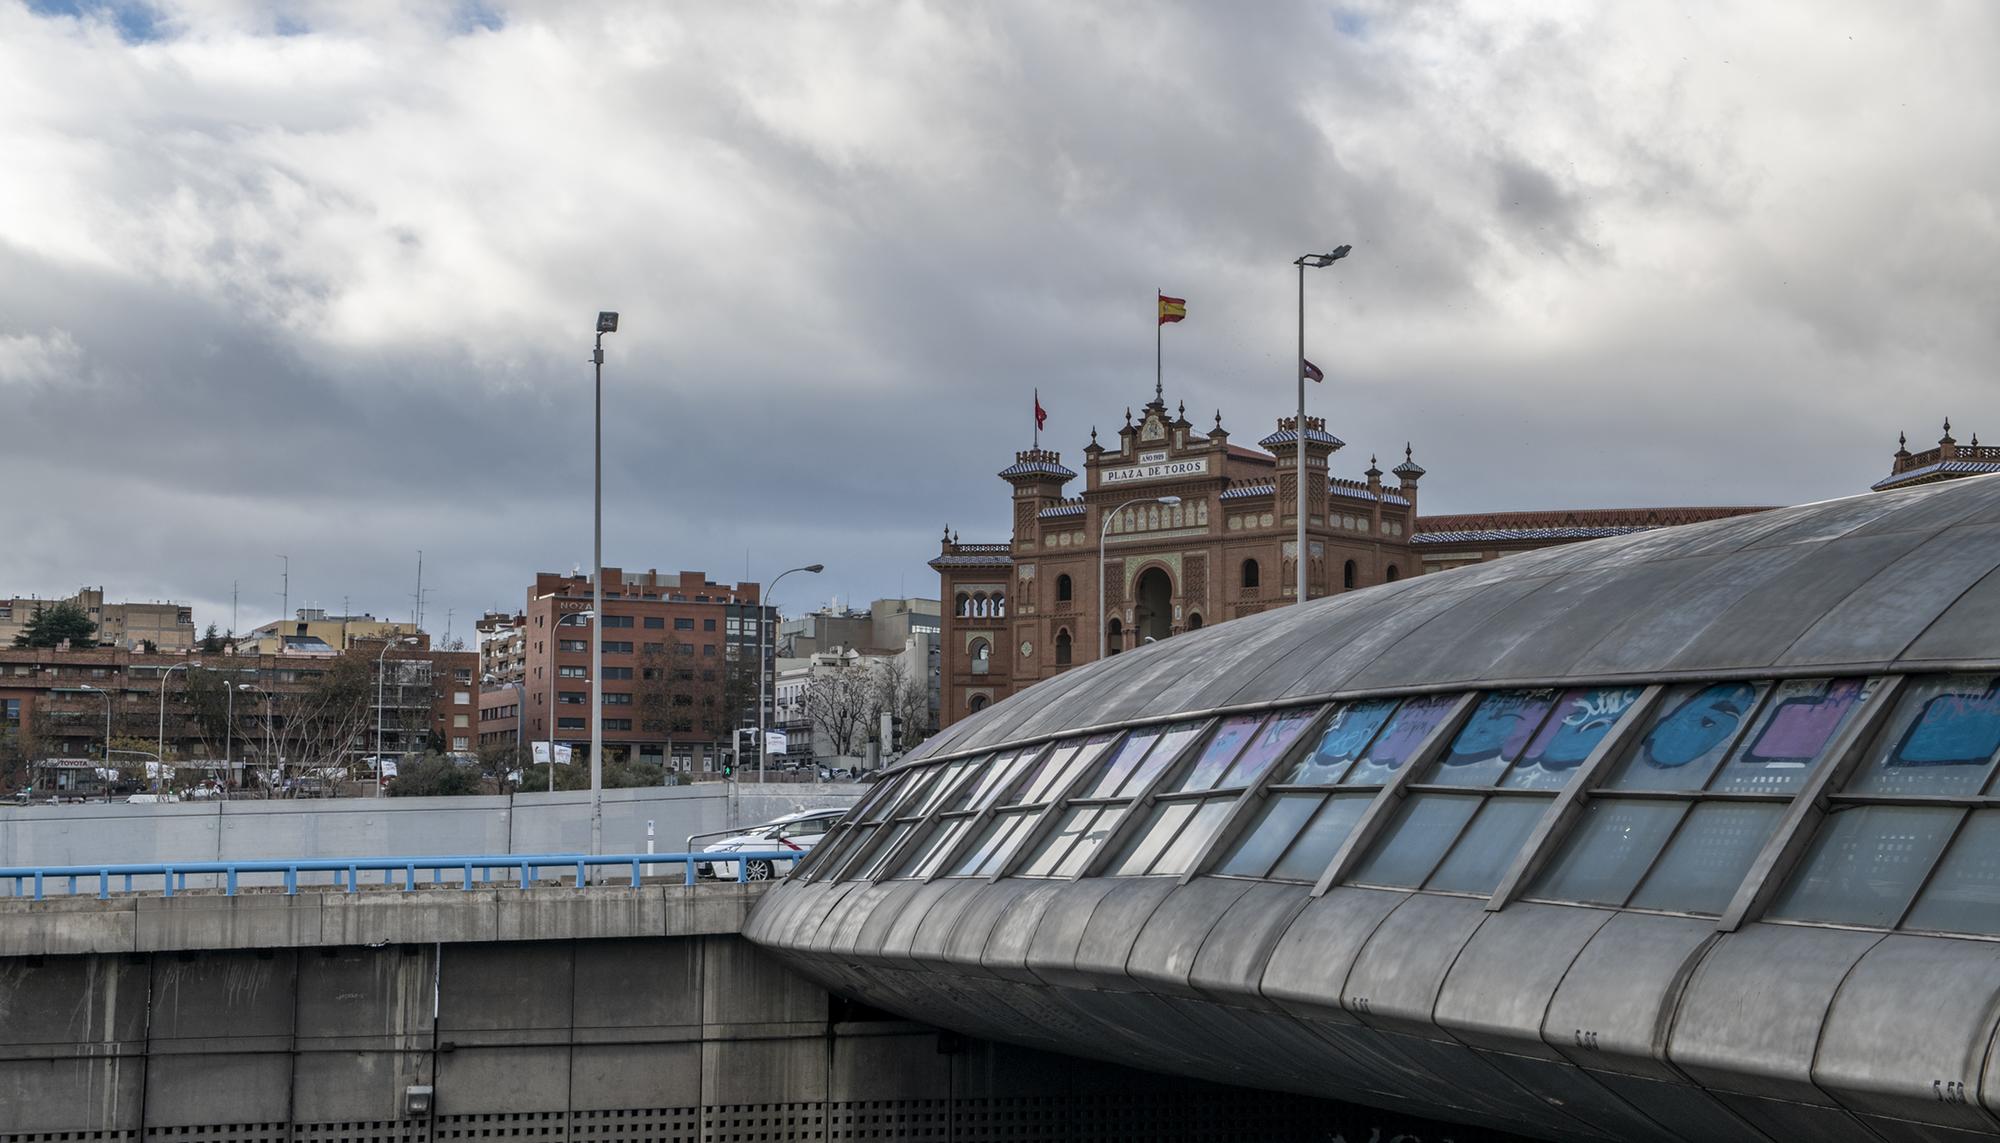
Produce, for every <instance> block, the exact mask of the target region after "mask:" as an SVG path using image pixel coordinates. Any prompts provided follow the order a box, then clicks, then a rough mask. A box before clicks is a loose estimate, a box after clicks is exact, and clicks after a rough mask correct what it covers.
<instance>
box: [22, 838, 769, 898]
mask: <svg viewBox="0 0 2000 1143" xmlns="http://www.w3.org/2000/svg"><path fill="white" fill-rule="evenodd" d="M803 856H804V854H802V853H800V852H799V851H797V850H742V851H721V852H714V853H621V854H615V855H606V856H601V857H592V856H590V855H588V854H582V853H526V854H515V853H509V854H483V855H479V856H471V857H468V856H445V855H441V854H425V855H423V856H418V857H326V858H298V859H293V860H290V861H165V862H154V863H148V864H144V865H47V866H19V867H14V868H5V867H0V884H11V885H12V886H13V893H12V896H15V897H24V896H30V895H32V896H33V898H34V899H35V900H37V901H42V900H46V899H47V896H46V892H47V889H48V886H49V885H50V883H51V882H54V883H59V884H61V885H62V886H63V887H64V888H65V889H66V890H67V895H68V896H72V897H73V896H76V895H77V887H78V884H79V882H87V881H89V880H90V879H93V878H94V879H96V882H97V896H98V898H99V899H100V900H101V899H105V898H108V897H110V896H111V884H112V881H113V879H114V878H116V879H121V884H122V888H121V889H120V892H121V893H133V892H146V891H147V890H146V889H145V888H144V887H143V886H142V887H141V888H139V889H137V890H135V889H134V888H133V878H135V877H136V878H151V877H158V878H160V892H161V893H162V894H163V895H164V896H168V897H171V896H173V895H174V893H175V892H177V891H181V892H185V891H186V890H187V879H188V878H189V877H190V876H217V875H219V876H220V877H221V878H222V890H223V895H224V896H228V897H234V896H236V890H237V883H238V877H239V876H240V875H241V874H245V873H278V874H283V875H284V886H285V894H286V896H291V895H293V894H296V893H297V892H298V891H299V875H300V874H301V873H331V874H333V886H332V887H333V888H335V889H344V890H345V891H346V892H349V893H353V892H355V891H356V890H358V889H359V888H360V885H361V875H362V874H363V873H374V872H380V873H381V874H382V884H384V885H391V884H394V883H395V880H396V875H397V874H398V873H400V874H402V876H403V891H404V892H405V893H409V892H414V891H415V890H416V888H417V873H418V871H419V870H422V871H424V872H426V873H429V874H430V881H429V882H428V885H429V886H430V887H432V888H446V887H450V885H451V881H448V880H446V879H445V876H444V875H445V873H446V872H447V871H449V872H451V873H455V874H457V875H458V876H457V877H456V878H455V879H454V880H456V882H457V887H458V888H459V889H461V890H464V889H471V888H472V887H473V884H474V879H473V873H474V871H477V872H478V874H479V877H478V881H479V883H480V884H490V883H492V881H493V872H494V870H500V871H501V872H502V873H503V875H504V874H507V873H514V874H518V875H519V876H518V881H519V887H520V888H522V889H526V888H528V887H529V886H530V885H533V884H534V883H535V882H536V881H537V880H539V879H541V877H542V875H543V874H544V873H545V872H548V871H553V877H554V880H555V882H556V884H558V885H560V884H561V883H562V879H563V876H564V874H565V873H567V872H568V871H571V870H574V880H573V881H572V884H573V885H575V886H577V887H582V886H584V885H586V884H587V883H588V881H589V875H588V870H589V869H590V868H592V867H593V866H595V867H607V866H616V867H625V868H629V869H630V870H631V880H630V882H629V885H630V886H631V887H632V888H635V889H636V888H638V886H639V879H640V876H641V873H642V871H643V870H644V869H645V868H647V867H650V866H660V865H679V866H681V867H682V869H683V870H684V879H683V883H684V884H687V885H693V884H694V883H695V867H696V866H697V865H699V864H703V863H706V864H710V865H713V864H717V863H724V864H732V863H733V864H734V865H735V866H736V877H735V880H736V881H738V882H743V881H747V880H748V879H749V873H750V863H751V862H753V861H768V862H770V863H771V864H772V870H773V872H774V873H776V872H777V863H778V862H780V861H787V862H789V861H796V860H798V859H799V858H800V857H803ZM502 880H503V882H504V881H505V877H504V876H503V878H502ZM30 887H32V892H30Z"/></svg>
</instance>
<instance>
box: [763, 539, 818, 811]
mask: <svg viewBox="0 0 2000 1143" xmlns="http://www.w3.org/2000/svg"><path fill="white" fill-rule="evenodd" d="M825 570H826V565H825V564H807V565H806V566H805V567H802V568H788V569H786V570H784V571H781V572H779V573H778V574H777V576H776V578H774V579H772V580H771V586H769V587H767V588H765V589H764V594H763V595H762V596H761V597H760V598H759V602H758V604H757V784H758V785H760V786H761V785H763V784H764V755H765V753H766V751H765V749H764V735H765V733H766V727H765V719H764V673H765V668H766V659H765V650H766V649H767V647H768V646H769V644H770V639H771V625H770V624H769V623H766V622H765V621H764V608H765V605H766V602H768V601H769V600H770V598H771V593H772V592H775V591H776V590H777V589H778V580H781V579H784V578H785V577H786V576H788V575H790V574H792V573H793V572H801V571H802V572H811V573H812V574H814V575H818V574H819V573H821V572H823V571H825ZM770 606H771V608H772V611H771V613H772V615H773V616H775V615H776V614H777V605H776V604H771V605H770ZM814 773H815V774H817V773H818V771H814Z"/></svg>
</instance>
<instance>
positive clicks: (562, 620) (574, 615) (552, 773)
mask: <svg viewBox="0 0 2000 1143" xmlns="http://www.w3.org/2000/svg"><path fill="white" fill-rule="evenodd" d="M571 620H588V621H590V622H591V623H596V622H597V613H596V612H595V611H572V612H570V613H569V614H568V615H564V616H561V617H559V618H558V619H557V620H556V621H555V622H554V623H551V624H549V626H550V628H551V629H553V628H557V627H563V626H565V625H568V626H574V625H575V624H573V623H571V622H570V621H571ZM551 634H552V635H553V637H554V638H555V643H556V645H555V647H551V648H549V726H548V730H549V793H551V794H553V793H555V792H556V680H557V677H558V676H559V675H560V673H561V671H562V668H561V667H558V666H557V665H556V653H557V650H556V649H557V648H559V647H561V646H562V632H561V631H555V630H551ZM527 693H528V692H527V687H526V684H523V685H522V690H521V694H522V695H523V696H525V695H526V694H527ZM523 702H524V705H523V709H524V710H525V709H526V708H525V698H524V700H523Z"/></svg>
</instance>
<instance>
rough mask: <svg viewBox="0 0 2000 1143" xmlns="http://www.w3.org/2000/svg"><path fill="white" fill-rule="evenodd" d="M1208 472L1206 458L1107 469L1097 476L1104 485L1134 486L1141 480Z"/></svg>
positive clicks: (1167, 478)
mask: <svg viewBox="0 0 2000 1143" xmlns="http://www.w3.org/2000/svg"><path fill="white" fill-rule="evenodd" d="M1207 472H1208V458H1207V457H1202V458H1200V459H1198V460H1168V461H1161V462H1160V463H1158V464H1140V465H1134V466H1133V467H1131V468H1107V469H1105V470H1104V472H1103V474H1102V475H1101V476H1099V478H1098V479H1099V481H1100V482H1101V483H1104V484H1134V483H1137V482H1138V481H1141V480H1170V479H1172V478H1174V477H1176V476H1203V475H1206V474H1207Z"/></svg>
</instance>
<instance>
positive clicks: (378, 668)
mask: <svg viewBox="0 0 2000 1143" xmlns="http://www.w3.org/2000/svg"><path fill="white" fill-rule="evenodd" d="M412 642H415V640H414V639H411V638H410V637H409V636H407V635H397V636H394V637H391V638H388V639H384V640H383V641H382V653H381V654H379V655H377V656H375V796H376V797H378V798H379V797H381V796H382V716H383V697H382V689H383V688H382V684H383V682H384V681H385V679H386V676H387V675H388V658H389V651H390V649H391V648H393V647H400V646H402V645H404V644H405V643H412ZM402 689H403V688H402V685H401V684H400V683H399V684H397V687H396V693H397V694H398V695H401V694H402Z"/></svg>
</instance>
